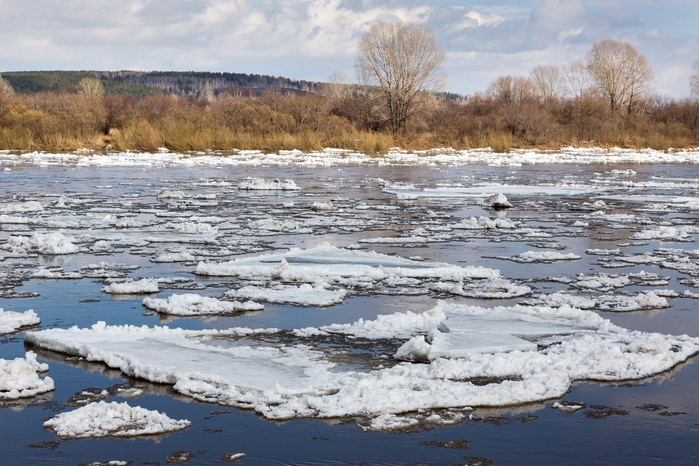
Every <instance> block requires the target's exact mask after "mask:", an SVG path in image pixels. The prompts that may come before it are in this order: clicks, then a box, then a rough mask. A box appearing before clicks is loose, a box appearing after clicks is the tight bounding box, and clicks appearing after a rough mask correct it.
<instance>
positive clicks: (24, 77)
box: [2, 71, 320, 97]
mask: <svg viewBox="0 0 699 466" xmlns="http://www.w3.org/2000/svg"><path fill="white" fill-rule="evenodd" d="M2 77H3V78H5V79H6V80H7V81H8V82H9V83H10V84H11V85H12V87H13V88H14V90H15V91H16V92H19V93H21V94H32V93H36V92H43V91H67V92H75V91H76V89H77V86H78V83H79V82H80V80H81V79H83V78H85V77H97V78H99V79H100V80H101V81H102V84H104V88H105V90H106V91H107V93H115V94H128V95H133V96H137V97H143V96H145V95H149V94H156V95H157V94H181V95H191V96H196V97H198V96H200V95H203V94H204V93H205V92H209V91H210V92H213V93H214V94H217V93H220V92H222V91H228V90H230V89H238V90H240V91H242V92H246V93H248V94H258V95H259V94H260V93H261V92H262V91H264V90H267V89H278V90H280V91H282V92H295V93H306V92H316V91H317V90H318V89H319V87H320V84H319V83H315V82H311V81H297V80H293V79H289V78H283V77H275V76H267V75H260V74H244V73H214V72H201V71H14V72H3V73H2Z"/></svg>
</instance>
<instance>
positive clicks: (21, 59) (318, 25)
mask: <svg viewBox="0 0 699 466" xmlns="http://www.w3.org/2000/svg"><path fill="white" fill-rule="evenodd" d="M692 8H693V10H691V11H696V0H668V1H667V2H664V3H663V10H662V11H663V15H664V16H663V17H662V18H660V17H656V16H657V14H655V13H656V12H657V1H651V0H584V1H583V0H530V1H529V2H521V1H516V0H510V1H509V3H508V1H507V0H506V1H499V2H481V4H480V5H473V6H451V5H450V4H449V3H448V2H438V1H431V2H428V3H427V4H426V3H425V2H421V1H418V0H277V1H275V0H257V1H254V0H62V1H60V2H59V1H55V0H26V1H23V2H19V1H16V0H0V11H1V12H2V14H0V71H3V70H13V69H129V68H138V69H147V70H152V69H199V70H213V71H233V72H246V73H268V74H274V75H284V76H289V77H293V78H299V79H317V80H323V79H325V78H326V77H327V76H328V74H329V73H330V72H331V71H332V70H333V69H339V70H341V71H344V72H345V73H346V74H347V75H348V76H352V75H353V71H352V64H353V56H354V53H355V46H356V42H357V40H358V39H359V37H360V36H361V34H362V33H364V32H365V31H366V30H367V29H368V27H369V26H370V25H371V24H373V23H375V22H377V21H397V20H401V21H413V22H419V23H424V24H426V25H427V26H428V27H430V28H432V29H433V30H434V31H435V35H436V37H437V39H438V41H439V42H440V44H442V45H443V47H444V48H445V50H446V51H447V52H448V57H449V65H448V66H449V68H448V70H447V71H448V73H449V75H450V79H449V82H450V86H449V89H450V90H453V91H456V92H464V93H473V92H476V91H478V90H483V89H484V88H485V87H486V86H487V85H488V83H489V82H490V81H491V80H492V79H493V78H494V77H497V76H499V75H502V74H526V73H527V72H528V71H529V69H530V68H531V67H533V66H536V65H538V64H544V63H552V64H558V65H562V64H565V63H566V62H568V61H570V60H573V59H578V58H583V57H584V55H585V53H586V51H587V50H588V48H589V47H590V45H591V44H592V43H593V42H596V41H598V40H602V39H606V38H618V39H622V40H629V41H630V42H632V43H633V44H634V45H636V46H637V47H638V49H639V51H641V53H644V54H647V56H648V58H649V60H650V61H651V63H653V65H654V66H655V67H656V70H659V71H656V75H657V76H658V80H657V85H658V88H660V89H663V90H664V92H672V93H673V94H676V95H684V94H686V87H687V85H686V78H683V77H682V73H683V72H684V70H687V69H688V68H687V66H688V63H690V62H691V59H692V58H694V54H696V50H697V47H696V45H697V42H698V41H699V34H697V32H689V33H686V34H684V35H681V34H680V35H678V32H677V31H676V30H673V24H674V23H673V21H679V20H676V19H673V18H681V19H682V20H685V19H686V16H687V14H686V11H689V10H688V9H692ZM646 10H648V11H646ZM644 12H645V13H644ZM683 12H684V14H683ZM668 18H669V19H668ZM688 34H689V35H688ZM664 70H673V71H672V72H670V71H664ZM683 80H684V82H683Z"/></svg>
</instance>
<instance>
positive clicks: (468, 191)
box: [384, 185, 598, 207]
mask: <svg viewBox="0 0 699 466" xmlns="http://www.w3.org/2000/svg"><path fill="white" fill-rule="evenodd" d="M596 190H598V188H592V187H568V186H518V185H509V186H508V185H498V186H474V187H470V188H462V187H455V188H426V189H423V190H419V191H418V190H409V189H405V190H404V189H395V188H392V189H385V190H384V191H385V192H387V193H389V194H394V195H396V196H398V197H399V198H412V199H416V198H420V197H444V198H449V197H452V198H460V197H467V198H469V197H475V198H492V199H493V201H494V202H500V201H501V200H502V201H503V206H507V204H510V202H509V201H508V200H507V198H506V197H505V196H506V195H507V196H578V195H581V194H588V193H590V192H593V191H596ZM498 195H501V196H502V198H500V197H498ZM503 198H504V199H503ZM489 205H491V204H489ZM511 206H512V205H511V204H510V205H509V207H511Z"/></svg>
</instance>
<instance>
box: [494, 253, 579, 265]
mask: <svg viewBox="0 0 699 466" xmlns="http://www.w3.org/2000/svg"><path fill="white" fill-rule="evenodd" d="M498 259H507V260H511V261H514V262H521V263H525V264H530V263H545V264H547V263H551V262H557V261H573V260H578V259H580V256H578V255H577V254H573V253H568V254H563V253H561V252H558V251H526V252H523V253H522V254H519V255H517V256H513V257H498Z"/></svg>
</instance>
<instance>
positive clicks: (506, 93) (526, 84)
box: [487, 75, 535, 103]
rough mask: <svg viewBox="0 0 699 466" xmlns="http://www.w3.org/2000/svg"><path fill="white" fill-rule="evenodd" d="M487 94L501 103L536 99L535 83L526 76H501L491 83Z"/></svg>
mask: <svg viewBox="0 0 699 466" xmlns="http://www.w3.org/2000/svg"><path fill="white" fill-rule="evenodd" d="M487 93H488V95H489V96H490V97H492V98H493V99H495V100H497V101H499V102H503V103H506V102H526V101H528V100H532V99H534V93H535V90H534V83H533V82H532V80H531V79H529V78H527V77H525V76H509V75H508V76H499V77H497V78H496V79H495V81H493V82H492V83H490V86H488V90H487Z"/></svg>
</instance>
